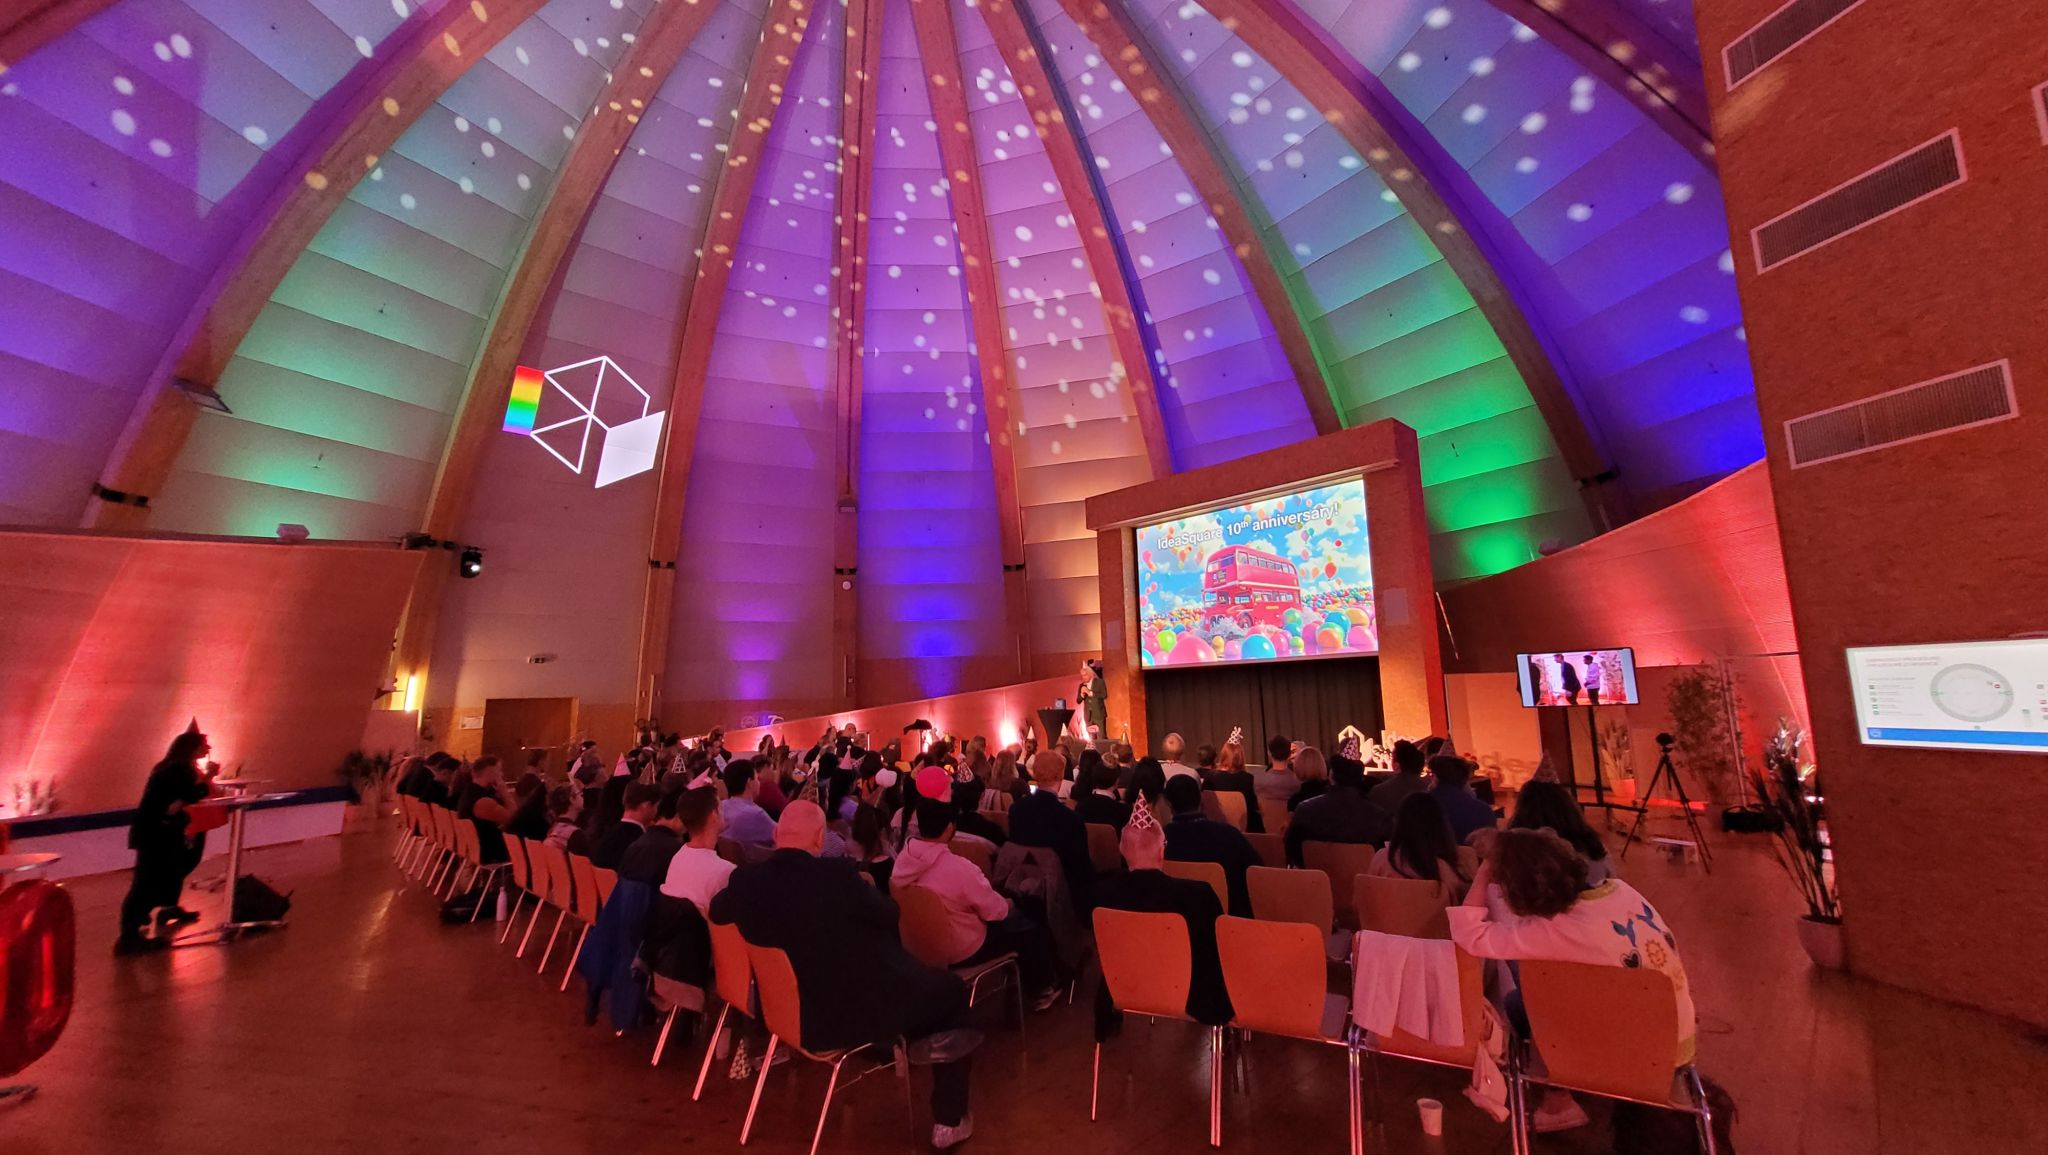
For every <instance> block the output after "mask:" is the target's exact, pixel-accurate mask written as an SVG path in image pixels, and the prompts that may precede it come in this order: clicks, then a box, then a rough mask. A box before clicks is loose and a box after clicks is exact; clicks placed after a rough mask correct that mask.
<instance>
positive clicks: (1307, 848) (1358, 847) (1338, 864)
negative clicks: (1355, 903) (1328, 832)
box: [1301, 842, 1374, 930]
mask: <svg viewBox="0 0 2048 1155" xmlns="http://www.w3.org/2000/svg"><path fill="white" fill-rule="evenodd" d="M1373 851H1374V848H1373V847H1372V846H1369V845H1367V844H1365V843H1362V842H1361V843H1356V844H1354V843H1349V842H1303V843H1302V844H1301V864H1302V865H1303V866H1305V867H1307V868H1308V869H1310V870H1320V871H1322V872H1323V873H1324V874H1327V875H1329V876H1330V893H1331V894H1333V895H1336V894H1345V895H1348V894H1350V893H1351V880H1352V879H1354V878H1357V877H1358V876H1359V875H1361V874H1364V873H1365V872H1366V871H1367V870H1368V869H1370V868H1371V867H1372V856H1373ZM1337 918H1338V921H1340V922H1342V923H1343V924H1344V925H1345V926H1346V927H1347V928H1349V929H1353V930H1356V929H1357V922H1358V916H1357V912H1356V911H1355V910H1353V909H1352V908H1351V907H1350V905H1349V904H1347V905H1345V906H1344V907H1343V908H1342V909H1340V910H1338V912H1337Z"/></svg>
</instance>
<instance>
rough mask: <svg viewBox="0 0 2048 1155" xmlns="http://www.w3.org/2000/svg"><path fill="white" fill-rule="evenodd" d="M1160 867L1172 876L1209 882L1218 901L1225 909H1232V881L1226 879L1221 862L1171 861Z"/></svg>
mask: <svg viewBox="0 0 2048 1155" xmlns="http://www.w3.org/2000/svg"><path fill="white" fill-rule="evenodd" d="M1160 869H1161V870H1164V871H1165V872H1166V874H1167V875H1168V877H1171V878H1189V879H1193V880H1194V881H1196V882H1206V883H1208V884H1209V889H1210V890H1213V891H1215V892H1216V901H1217V902H1220V903H1222V904H1223V909H1225V910H1229V909H1230V883H1229V882H1228V881H1227V880H1225V879H1224V877H1223V867H1222V866H1221V865H1220V864H1218V863H1214V862H1171V861H1169V862H1166V863H1163V864H1161V866H1160Z"/></svg>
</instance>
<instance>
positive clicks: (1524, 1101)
mask: <svg viewBox="0 0 2048 1155" xmlns="http://www.w3.org/2000/svg"><path fill="white" fill-rule="evenodd" d="M1507 1079H1508V1140H1509V1146H1510V1147H1511V1148H1512V1150H1513V1151H1514V1155H1529V1080H1528V1078H1527V1077H1526V1076H1525V1074H1524V1073H1523V1070H1522V1061H1521V1058H1520V1050H1519V1048H1518V1047H1517V1045H1516V1044H1515V1043H1514V1042H1513V1041H1510V1042H1509V1043H1508V1071H1507Z"/></svg>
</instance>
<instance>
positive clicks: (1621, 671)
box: [1515, 646, 1638, 707]
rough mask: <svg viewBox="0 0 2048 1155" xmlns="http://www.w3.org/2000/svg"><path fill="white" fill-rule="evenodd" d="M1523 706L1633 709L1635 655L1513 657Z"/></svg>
mask: <svg viewBox="0 0 2048 1155" xmlns="http://www.w3.org/2000/svg"><path fill="white" fill-rule="evenodd" d="M1515 677H1516V678H1517V679H1519V680H1520V682H1521V684H1522V705H1524V706H1532V707H1533V706H1633V705H1635V704H1636V702H1637V700H1638V699H1637V697H1636V652H1635V651H1634V650H1632V649H1629V648H1628V647H1627V646H1622V647H1621V648H1619V649H1612V650H1555V651H1552V652H1550V653H1547V654H1517V655H1515Z"/></svg>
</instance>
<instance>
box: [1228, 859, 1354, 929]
mask: <svg viewBox="0 0 2048 1155" xmlns="http://www.w3.org/2000/svg"><path fill="white" fill-rule="evenodd" d="M1245 885H1246V886H1247V887H1248V888H1249V889H1250V890H1251V895H1252V917H1253V918H1256V919H1261V920H1264V921H1266V922H1302V923H1307V924H1308V925H1310V926H1313V927H1315V928H1317V929H1318V930H1321V931H1322V932H1323V933H1324V934H1329V933H1330V930H1331V928H1333V927H1334V926H1335V925H1336V921H1337V906H1336V903H1337V900H1336V899H1335V898H1334V897H1333V896H1332V895H1331V894H1330V876H1329V875H1327V874H1324V873H1323V872H1322V871H1320V870H1287V869H1285V868H1284V867H1277V866H1254V867H1252V868H1251V869H1250V870H1248V871H1246V872H1245Z"/></svg>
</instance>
